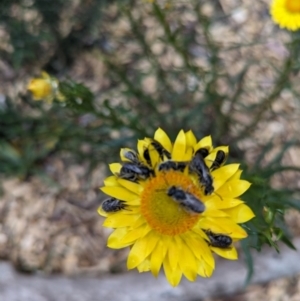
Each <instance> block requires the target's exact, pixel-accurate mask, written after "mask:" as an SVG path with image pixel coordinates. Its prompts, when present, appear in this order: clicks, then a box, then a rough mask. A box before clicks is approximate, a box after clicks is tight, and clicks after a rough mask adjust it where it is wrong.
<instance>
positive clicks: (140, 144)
mask: <svg viewBox="0 0 300 301" xmlns="http://www.w3.org/2000/svg"><path fill="white" fill-rule="evenodd" d="M148 145H149V143H147V142H146V141H145V140H138V143H137V150H138V153H139V157H140V159H141V160H142V161H143V163H147V162H146V160H145V159H144V152H145V150H146V149H147V148H148Z"/></svg>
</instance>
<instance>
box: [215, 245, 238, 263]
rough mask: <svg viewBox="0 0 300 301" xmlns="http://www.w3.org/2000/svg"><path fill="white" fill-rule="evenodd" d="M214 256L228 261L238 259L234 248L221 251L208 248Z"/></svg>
mask: <svg viewBox="0 0 300 301" xmlns="http://www.w3.org/2000/svg"><path fill="white" fill-rule="evenodd" d="M210 248H211V249H212V250H213V251H214V252H215V253H216V254H218V255H219V256H221V257H224V258H226V259H229V260H236V259H238V253H237V251H236V248H235V247H231V248H226V249H221V248H216V247H210Z"/></svg>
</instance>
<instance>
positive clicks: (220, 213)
mask: <svg viewBox="0 0 300 301" xmlns="http://www.w3.org/2000/svg"><path fill="white" fill-rule="evenodd" d="M202 216H210V217H227V216H228V214H227V213H226V212H224V211H222V210H217V209H209V208H207V207H206V209H205V211H204V212H203V213H202Z"/></svg>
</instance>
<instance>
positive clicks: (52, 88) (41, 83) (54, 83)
mask: <svg viewBox="0 0 300 301" xmlns="http://www.w3.org/2000/svg"><path fill="white" fill-rule="evenodd" d="M58 86H59V83H58V80H57V79H56V78H54V77H51V76H50V75H49V74H48V73H46V72H42V75H41V77H40V78H33V79H31V81H30V82H29V84H28V86H27V90H29V91H30V92H31V93H32V96H33V99H34V100H46V101H47V102H52V101H53V99H54V98H57V99H58V100H60V101H64V100H65V98H64V96H63V95H62V94H61V93H60V92H59V90H58Z"/></svg>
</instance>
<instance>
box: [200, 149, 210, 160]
mask: <svg viewBox="0 0 300 301" xmlns="http://www.w3.org/2000/svg"><path fill="white" fill-rule="evenodd" d="M197 153H199V154H200V155H201V156H202V158H203V159H204V158H206V157H207V156H208V154H209V151H208V149H207V148H204V147H203V148H199V149H198V150H197Z"/></svg>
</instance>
